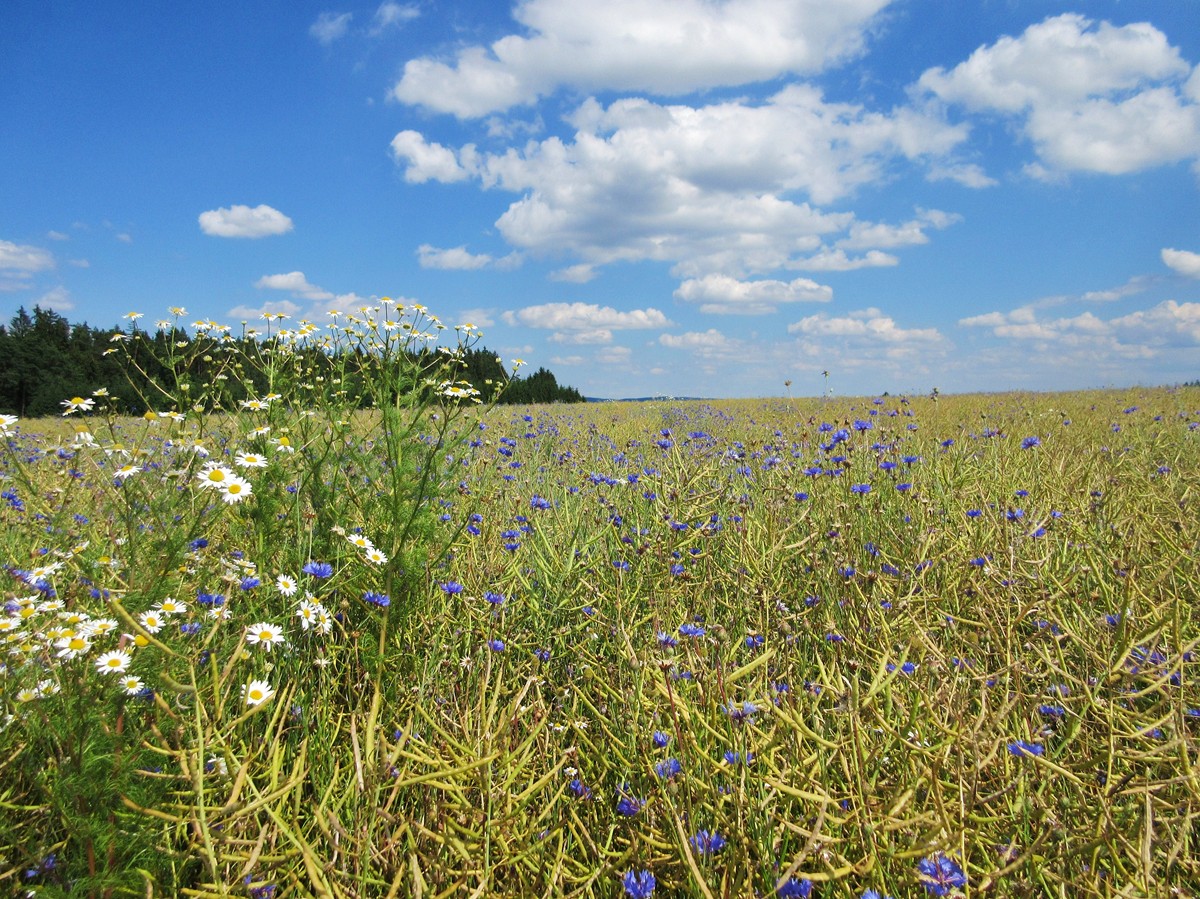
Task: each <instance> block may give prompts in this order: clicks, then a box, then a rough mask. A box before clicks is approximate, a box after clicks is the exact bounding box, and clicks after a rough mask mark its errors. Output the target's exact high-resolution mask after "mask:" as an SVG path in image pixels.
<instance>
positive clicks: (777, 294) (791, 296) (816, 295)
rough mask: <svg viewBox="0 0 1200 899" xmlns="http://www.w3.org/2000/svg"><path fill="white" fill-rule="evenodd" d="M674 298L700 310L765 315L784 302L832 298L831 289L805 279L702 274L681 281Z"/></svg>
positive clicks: (816, 301) (821, 300)
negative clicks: (760, 278)
mask: <svg viewBox="0 0 1200 899" xmlns="http://www.w3.org/2000/svg"><path fill="white" fill-rule="evenodd" d="M675 297H676V298H677V299H680V300H682V301H683V302H685V303H698V304H700V311H701V312H709V313H717V314H737V313H741V314H745V315H765V314H766V313H769V312H774V311H775V309H776V308H777V307H778V306H780V305H781V304H784V303H827V302H829V301H830V300H831V299H833V289H832V288H830V287H827V286H825V285H823V284H818V283H817V282H816V281H810V280H809V279H808V278H796V279H795V280H794V281H774V280H766V279H764V280H759V281H739V280H737V279H736V278H731V277H729V276H728V275H705V276H704V277H702V278H690V279H688V280H687V281H684V282H683V283H682V284H680V285H679V288H678V289H677V290H676V291H675Z"/></svg>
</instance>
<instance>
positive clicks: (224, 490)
mask: <svg viewBox="0 0 1200 899" xmlns="http://www.w3.org/2000/svg"><path fill="white" fill-rule="evenodd" d="M253 492H254V488H252V487H251V486H250V482H249V481H247V480H246V479H245V478H239V477H238V476H237V475H234V476H232V477H231V478H230V479H229V480H228V481H226V482H225V483H224V484H223V485H221V499H223V500H225V502H227V503H229V504H230V505H233V504H234V503H240V502H241V501H242V500H244V499H245V498H246V497H247V496H249V495H250V494H251V493H253Z"/></svg>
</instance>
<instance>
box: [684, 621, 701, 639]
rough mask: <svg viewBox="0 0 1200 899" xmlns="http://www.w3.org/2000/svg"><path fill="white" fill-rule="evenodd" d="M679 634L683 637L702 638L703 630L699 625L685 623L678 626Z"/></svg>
mask: <svg viewBox="0 0 1200 899" xmlns="http://www.w3.org/2000/svg"><path fill="white" fill-rule="evenodd" d="M679 633H680V635H681V636H684V637H703V636H704V628H703V627H702V626H701V625H699V624H691V623H689V622H685V623H684V624H681V625H679Z"/></svg>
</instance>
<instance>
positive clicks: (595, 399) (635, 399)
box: [583, 396, 712, 403]
mask: <svg viewBox="0 0 1200 899" xmlns="http://www.w3.org/2000/svg"><path fill="white" fill-rule="evenodd" d="M711 399H712V397H710V396H624V397H620V398H616V397H606V396H585V397H584V398H583V401H584V402H585V403H662V402H680V403H682V402H691V401H703V402H707V401H710V400H711Z"/></svg>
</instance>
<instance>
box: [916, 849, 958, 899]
mask: <svg viewBox="0 0 1200 899" xmlns="http://www.w3.org/2000/svg"><path fill="white" fill-rule="evenodd" d="M917 871H918V872H919V873H920V875H921V885H922V886H923V887H925V890H926V892H928V893H929V895H931V896H948V895H950V891H951V890H953V889H957V888H958V887H961V886H966V884H967V875H966V874H964V873H963V869H962V866H961V865H959V863H958V862H956V861H955V860H954V859H952V858H950V857H949V856H948V855H946V854H945V853H944V852H939V853H938V854H937V855H934V856H930V857H929V858H923V859H921V860H920V861H919V862H917Z"/></svg>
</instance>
